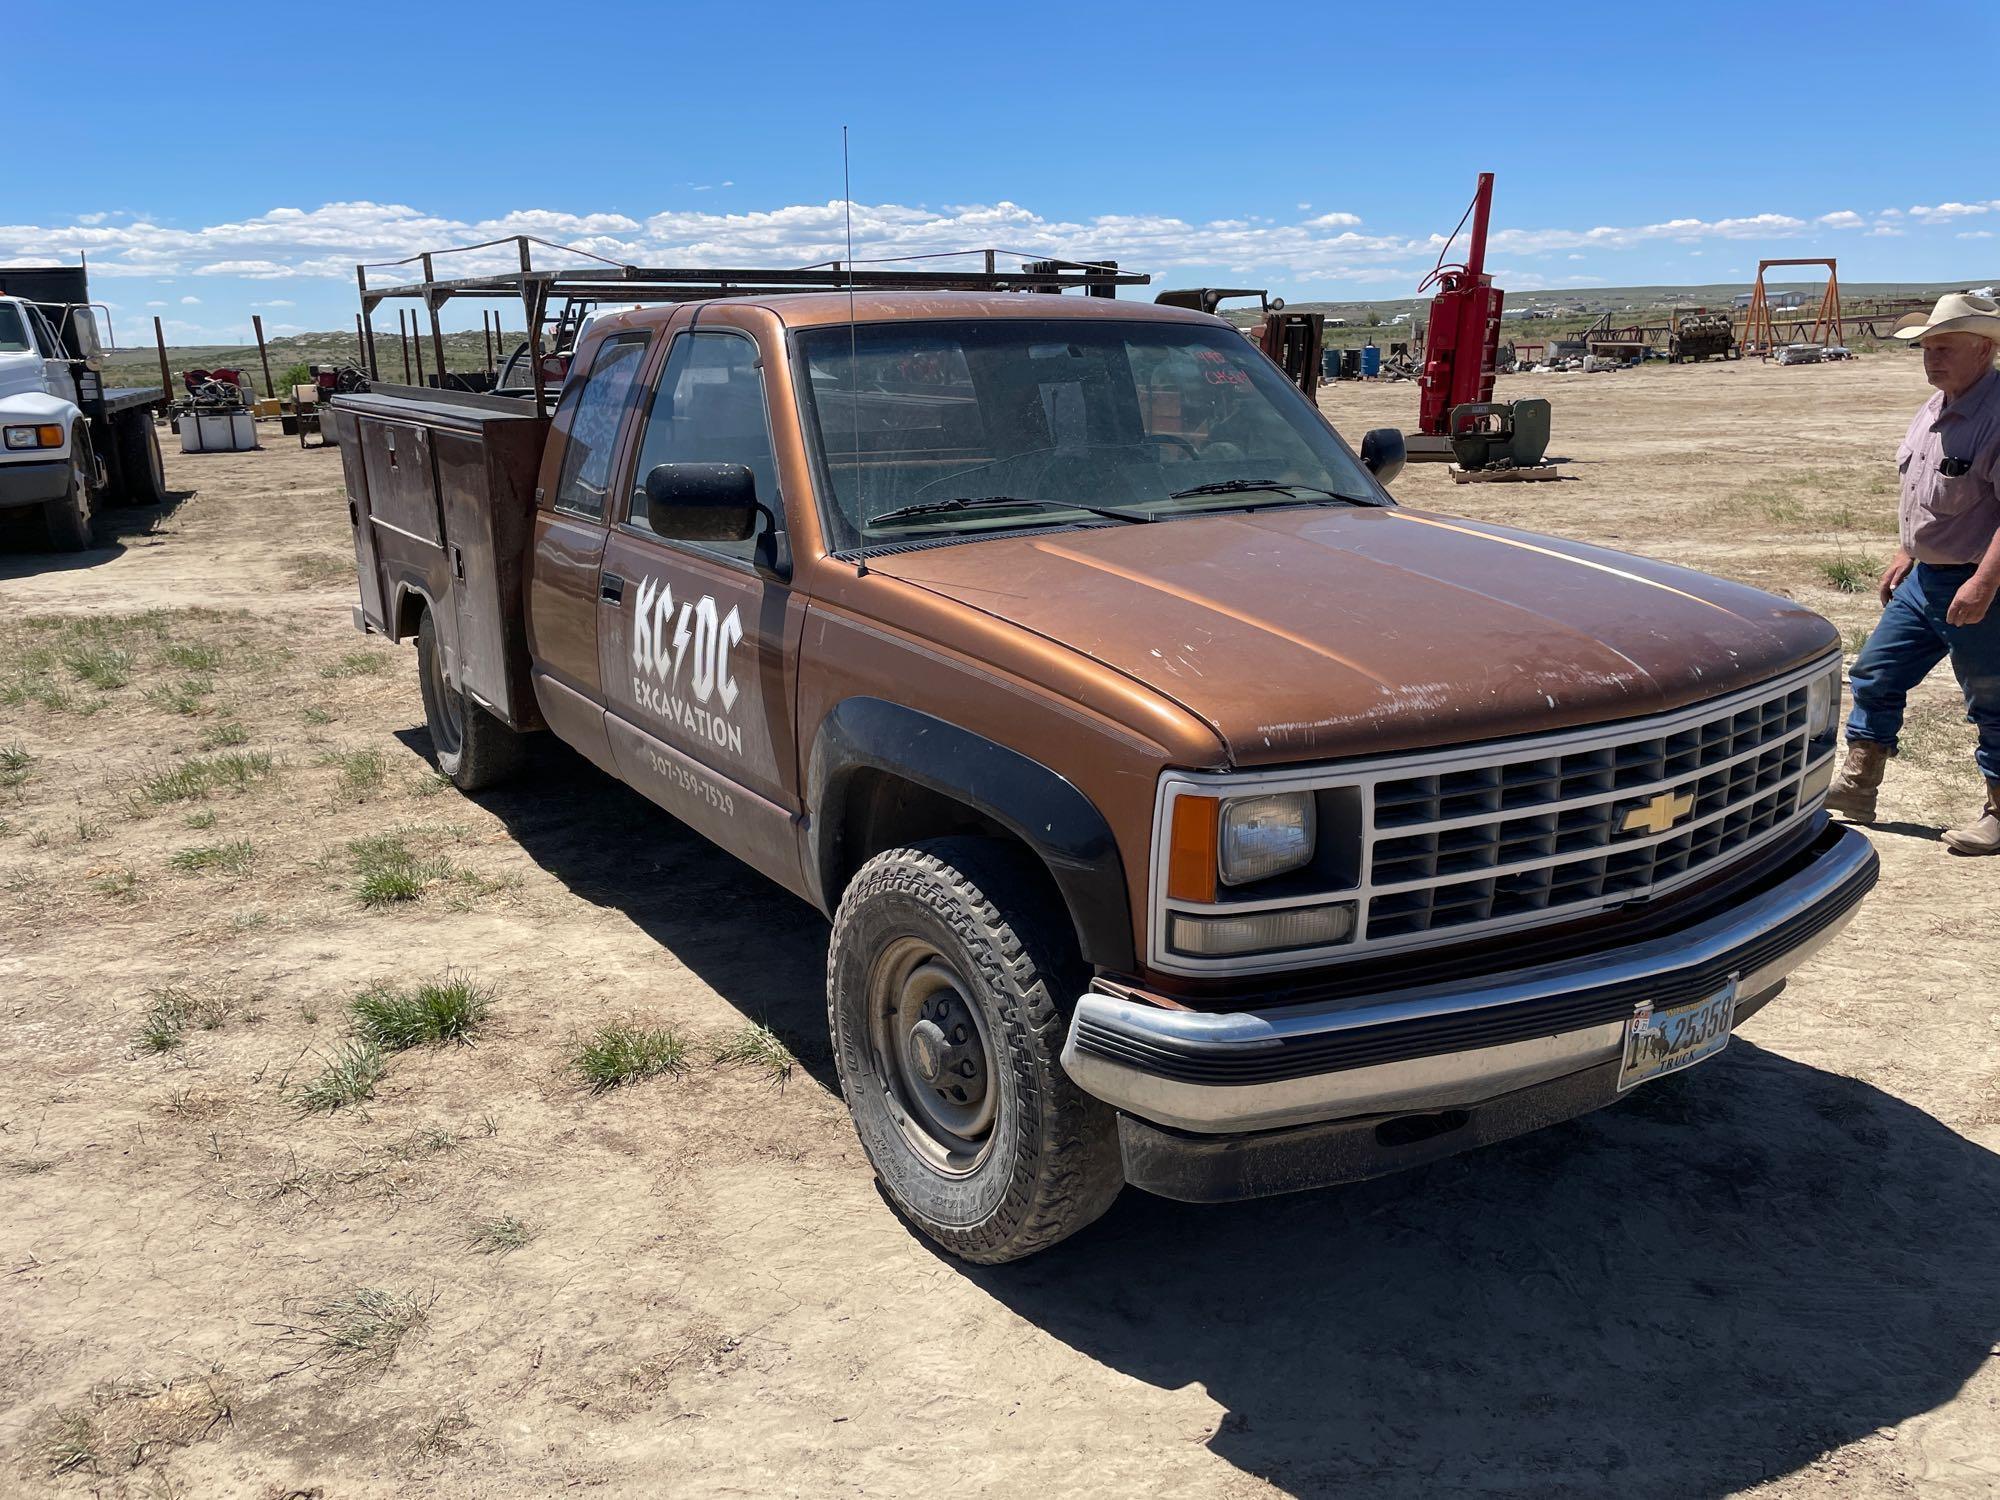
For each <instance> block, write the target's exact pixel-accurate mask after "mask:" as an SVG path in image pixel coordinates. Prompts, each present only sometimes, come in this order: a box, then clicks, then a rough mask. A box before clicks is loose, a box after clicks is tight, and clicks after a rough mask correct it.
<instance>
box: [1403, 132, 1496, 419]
mask: <svg viewBox="0 0 2000 1500" xmlns="http://www.w3.org/2000/svg"><path fill="white" fill-rule="evenodd" d="M1492 210H1493V174H1492V173H1491V172H1481V173H1480V174H1479V189H1478V191H1477V192H1475V193H1474V194H1473V195H1472V206H1471V207H1470V208H1468V209H1467V210H1466V211H1465V212H1466V217H1467V218H1470V219H1471V220H1472V243H1471V245H1470V246H1469V247H1468V248H1467V250H1466V256H1465V263H1464V264H1463V265H1451V266H1448V265H1446V264H1445V263H1444V257H1445V255H1446V254H1448V253H1450V250H1451V246H1452V244H1453V243H1454V242H1456V240H1457V239H1458V230H1457V229H1454V230H1453V231H1452V232H1451V239H1450V240H1447V241H1446V242H1445V248H1444V250H1442V251H1440V252H1439V254H1438V263H1437V265H1436V266H1435V267H1434V268H1433V269H1432V271H1431V273H1430V275H1428V276H1426V277H1425V278H1424V279H1423V281H1422V282H1421V283H1420V284H1419V285H1418V287H1417V291H1418V292H1420V293H1422V292H1427V291H1429V290H1430V289H1431V288H1432V287H1436V288H1437V289H1438V291H1437V295H1436V296H1435V297H1433V298H1431V318H1430V327H1429V330H1428V331H1427V332H1426V334H1425V336H1424V373H1423V375H1422V377H1421V379H1420V380H1419V382H1418V383H1419V385H1420V386H1421V388H1422V392H1423V394H1422V396H1421V397H1420V399H1419V403H1418V407H1417V431H1419V432H1425V433H1429V434H1431V435H1433V436H1435V437H1449V436H1450V435H1451V412H1452V408H1453V407H1455V406H1463V405H1465V404H1466V403H1467V402H1471V401H1478V402H1486V401H1491V400H1492V399H1493V362H1494V359H1495V358H1496V356H1497V355H1498V354H1499V352H1500V307H1501V304H1502V303H1503V302H1505V301H1506V299H1507V294H1506V293H1505V292H1503V291H1501V290H1500V289H1499V288H1498V287H1496V286H1494V285H1493V278H1492V277H1490V276H1488V275H1487V274H1486V221H1487V219H1488V217H1489V216H1490V215H1491V213H1492ZM1458 223H1459V228H1460V229H1463V228H1464V227H1465V219H1460V220H1459V221H1458Z"/></svg>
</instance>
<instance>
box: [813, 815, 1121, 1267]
mask: <svg viewBox="0 0 2000 1500" xmlns="http://www.w3.org/2000/svg"><path fill="white" fill-rule="evenodd" d="M1038 874H1039V872H1038V871H1037V869H1036V868H1035V866H1034V865H1033V863H1032V861H1031V857H1030V856H1028V855H1027V854H1026V853H1025V851H1021V850H1018V849H1015V848H1013V847H1011V846H1009V845H1007V844H1004V843H1001V842H999V841H997V840H993V839H981V838H947V839H934V840H930V841H927V842H924V843H921V844H917V845H914V846H912V847H909V848H903V849H891V850H888V851H886V852H884V853H882V854H878V855H876V856H875V857H874V858H873V859H871V860H869V861H868V862H867V863H866V864H865V865H863V866H862V867H861V869H860V870H859V871H858V872H856V874H855V876H854V879H853V880H852V881H851V882H849V884H848V887H847V889H846V891H845V893H844V894H843V895H842V897H841V901H840V908H839V910H838V911H837V912H836V913H835V916H834V924H833V940H832V943H831V945H830V947H829V949H828V953H827V1018H828V1022H829V1024H830V1026H831V1028H832V1032H833V1042H834V1058H835V1062H836V1064H837V1066H838V1068H839V1071H840V1086H841V1093H842V1094H843V1096H844V1097H845V1098H846V1100H847V1106H848V1111H849V1113H850V1114H851V1115H852V1116H853V1118H854V1128H855V1131H856V1133H857V1134H858V1135H859V1136H860V1138H861V1144H862V1147H863V1149H865V1150H866V1151H867V1153H868V1159H869V1161H870V1162H871V1163H872V1164H873V1166H874V1168H875V1172H876V1176H877V1177H878V1179H879V1180H880V1182H881V1184H882V1188H883V1191H884V1193H886V1194H887V1196H888V1197H889V1199H890V1201H891V1202H892V1203H894V1204H895V1206H896V1207H897V1209H898V1210H900V1211H901V1212H902V1213H903V1215H904V1216H905V1217H906V1218H908V1219H909V1220H910V1221H911V1222H912V1223H913V1224H915V1225H916V1226H917V1227H918V1228H919V1229H920V1230H922V1231H923V1233H924V1234H926V1235H928V1236H929V1237H930V1238H931V1239H932V1240H934V1241H936V1242H937V1243H938V1244H939V1245H941V1246H943V1247H944V1248H945V1249H946V1250H948V1251H950V1252H951V1253H952V1254H954V1255H958V1256H962V1257H963V1258H965V1259H967V1260H972V1261H981V1262H987V1263H992V1262H999V1261H1010V1260H1018V1259H1020V1258H1021V1257H1022V1256H1024V1255H1032V1254H1034V1253H1035V1252H1036V1251H1038V1250H1043V1249H1046V1248H1047V1247H1048V1246H1050V1245H1053V1244H1055V1243H1056V1242H1057V1241H1059V1240H1062V1239H1065V1238H1067V1237H1068V1236H1069V1235H1072V1234H1074V1233H1076V1231H1078V1230H1079V1229H1082V1228H1083V1227H1084V1226H1085V1225H1087V1224H1089V1223H1091V1222H1092V1221H1093V1220H1095V1219H1096V1218H1097V1217H1098V1216H1099V1215H1100V1214H1102V1213H1103V1212H1104V1211H1105V1209H1107V1208H1109V1207H1110V1206H1111V1202H1112V1200H1113V1199H1114V1198H1115V1197H1117V1195H1118V1192H1119V1189H1120V1188H1121V1187H1123V1186H1124V1173H1123V1170H1122V1167H1121V1164H1120V1160H1119V1154H1118V1134H1117V1123H1116V1119H1115V1117H1114V1116H1113V1114H1112V1111H1111V1110H1110V1109H1109V1108H1108V1107H1107V1106H1106V1105H1104V1104H1102V1103H1101V1102H1099V1101H1098V1100H1096V1099H1094V1098H1092V1097H1091V1096H1090V1095H1088V1094H1086V1093H1084V1092H1083V1091H1082V1090H1081V1089H1079V1088H1077V1087H1076V1085H1075V1084H1073V1083H1071V1082H1070V1080H1069V1077H1068V1075H1067V1074H1065V1073H1064V1072H1063V1071H1062V1066H1061V1063H1060V1061H1059V1057H1060V1053H1061V1050H1062V1040H1063V1031H1064V1026H1065V1023H1066V1019H1067V1018H1066V1015H1065V1007H1066V1005H1067V1003H1068V1002H1069V1001H1070V1000H1071V999H1072V998H1073V997H1074V996H1075V995H1077V994H1078V993H1080V991H1081V989H1082V987H1083V984H1084V982H1085V979H1086V977H1087V976H1086V971H1085V970H1084V967H1083V965H1082V963H1081V962H1080V960H1079V959H1078V958H1077V956H1076V948H1075V939H1074V936H1073V931H1072V928H1071V926H1070V921H1069V916H1068V914H1067V913H1066V912H1065V911H1064V910H1063V909H1062V907H1061V904H1060V903H1059V902H1058V901H1057V900H1055V899H1054V898H1053V895H1052V893H1051V892H1050V890H1049V889H1048V887H1047V884H1046V881H1044V880H1042V879H1040V878H1038Z"/></svg>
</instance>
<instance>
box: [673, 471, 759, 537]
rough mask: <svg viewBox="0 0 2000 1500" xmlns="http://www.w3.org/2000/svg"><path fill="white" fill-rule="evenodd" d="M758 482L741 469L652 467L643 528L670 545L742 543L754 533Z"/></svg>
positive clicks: (748, 472)
mask: <svg viewBox="0 0 2000 1500" xmlns="http://www.w3.org/2000/svg"><path fill="white" fill-rule="evenodd" d="M758 509H759V506H758V504H757V481H756V479H755V477H754V476H752V474H751V473H750V471H749V470H748V469H746V468H744V467H743V465H741V464H656V465H654V466H653V468H652V469H651V470H649V471H648V472H647V474H646V525H647V526H648V527H649V528H650V529H651V530H652V532H653V534H654V535H655V536H663V537H665V538H667V540H669V541H674V542H740V541H742V540H743V539H744V538H745V537H748V536H752V535H754V534H755V533H756V530H757V511H758Z"/></svg>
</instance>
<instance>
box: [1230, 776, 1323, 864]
mask: <svg viewBox="0 0 2000 1500" xmlns="http://www.w3.org/2000/svg"><path fill="white" fill-rule="evenodd" d="M1313 836H1314V827H1313V799H1312V793H1310V792H1279V793H1273V794H1270V795H1266V796H1262V797H1237V798H1235V799H1234V800H1232V801H1229V802H1225V803H1224V804H1223V805H1222V838H1221V849H1220V851H1219V852H1220V860H1219V864H1218V870H1219V873H1220V874H1221V876H1222V883H1223V884H1224V885H1249V884H1251V883H1252V882H1253V881H1258V880H1269V879H1270V878H1271V877H1272V876H1273V875H1282V874H1284V873H1285V872H1286V871H1287V870H1296V869H1299V868H1301V867H1303V866H1304V865H1307V864H1309V863H1311V861H1312V857H1313Z"/></svg>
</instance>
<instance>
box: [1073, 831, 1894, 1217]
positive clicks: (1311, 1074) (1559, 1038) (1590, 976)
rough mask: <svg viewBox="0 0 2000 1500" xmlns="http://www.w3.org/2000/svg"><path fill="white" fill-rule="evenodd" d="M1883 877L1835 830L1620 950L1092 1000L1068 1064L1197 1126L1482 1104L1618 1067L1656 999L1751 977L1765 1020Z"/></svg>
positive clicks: (1604, 1098)
mask: <svg viewBox="0 0 2000 1500" xmlns="http://www.w3.org/2000/svg"><path fill="white" fill-rule="evenodd" d="M1877 872H1878V862H1877V860H1876V856H1875V851H1874V848H1873V847H1872V846H1871V845H1870V844H1869V842H1868V840H1867V839H1866V838H1864V837H1863V836H1862V835H1861V834H1859V833H1858V832H1856V831H1855V830H1853V829H1851V828H1844V827H1839V826H1836V825H1832V824H1829V825H1827V827H1826V828H1825V829H1824V830H1823V831H1822V832H1821V833H1820V834H1819V835H1818V836H1817V837H1816V838H1815V839H1814V841H1813V842H1812V844H1811V845H1809V846H1808V848H1807V849H1806V850H1805V851H1804V852H1803V853H1802V854H1801V855H1800V856H1798V858H1797V859H1796V860H1795V861H1794V862H1792V863H1791V864H1790V865H1789V866H1788V867H1787V868H1786V870H1785V871H1784V872H1783V873H1782V875H1781V876H1780V877H1779V878H1778V879H1776V880H1775V881H1774V882H1773V883H1771V884H1769V885H1767V886H1765V887H1763V888H1762V889H1761V890H1758V891H1757V892H1756V893H1755V894H1752V895H1749V896H1747V897H1746V898H1745V899H1743V900H1742V901H1740V902H1739V903H1737V904H1735V905H1733V906H1732V907H1730V908H1729V909H1727V910H1725V911H1723V912H1721V913H1719V914H1716V915H1713V916H1709V917H1707V918H1706V919H1704V920H1701V921H1698V922H1696V923H1694V924H1693V925H1691V926H1688V927H1685V928H1681V929H1679V930H1677V931H1673V932H1670V933H1667V934H1666V935H1663V936H1658V937H1654V938H1650V939H1648V940H1646V941H1643V942H1638V943H1634V944H1632V945H1630V946H1628V947H1625V948H1620V949H1614V950H1611V951H1609V952H1598V953H1593V954H1589V955H1585V956H1582V957H1578V958H1571V959H1563V960H1559V961H1555V962H1549V963H1544V964H1540V965H1537V966H1535V967H1532V968H1523V969H1516V970H1513V971H1510V972H1506V973H1501V974H1496V975H1491V976H1487V977H1484V978H1481V979H1478V980H1475V981H1470V982H1465V983H1459V984H1450V983H1445V984H1430V985H1425V986H1421V987H1416V988H1411V989H1405V990H1397V991H1392V992H1388V993H1382V994H1374V995H1367V996H1361V997H1353V996H1349V997H1343V998H1341V999H1338V1000H1333V1001H1327V1002H1323V1003H1314V1004H1310V1005H1300V1006H1291V1007H1274V1008H1270V1009H1264V1010H1258V1011H1249V1012H1235V1013H1225V1014H1214V1013H1209V1012H1198V1011H1188V1010H1173V1009H1168V1008H1165V1007H1164V1006H1154V1005H1147V1004H1144V1003H1142V1002H1139V1001H1135V1000H1131V999H1126V998H1122V997H1117V996H1112V995H1105V994H1097V993H1091V994H1086V995H1085V996H1083V998H1082V999H1081V1000H1079V1001H1078V1002H1077V1006H1076V1012H1075V1015H1074V1016H1073V1017H1072V1019H1071V1022H1070V1029H1069V1036H1068V1039H1067V1041H1066V1042H1065V1044H1064V1047H1063V1056H1062V1061H1063V1067H1064V1068H1065V1069H1066V1070H1067V1072H1068V1073H1069V1076H1070V1077H1071V1078H1072V1079H1074V1080H1075V1082H1076V1083H1077V1085H1078V1086H1079V1087H1081V1088H1082V1089H1084V1090H1085V1091H1086V1092H1088V1093H1091V1094H1094V1095H1095V1096H1096V1097H1098V1098H1099V1099H1102V1100H1104V1101H1105V1102H1106V1103H1108V1104H1111V1105H1113V1106H1114V1107H1116V1108H1117V1109H1118V1110H1120V1111H1121V1112H1123V1113H1124V1114H1125V1115H1127V1116H1129V1117H1133V1119H1134V1120H1136V1121H1138V1122H1145V1123H1148V1124H1150V1125H1152V1126H1158V1127H1165V1129H1166V1130H1167V1131H1169V1132H1175V1133H1180V1134H1185V1135H1188V1136H1194V1137H1199V1136H1227V1135H1238V1134H1242V1133H1245V1132H1258V1131H1277V1130H1284V1129H1287V1128H1292V1127H1298V1126H1303V1125H1309V1124H1318V1123H1321V1122H1328V1121H1353V1120H1360V1119H1364V1118H1369V1119H1375V1120H1377V1121H1381V1120H1383V1119H1388V1118H1394V1117H1397V1116H1403V1115H1413V1114H1421V1113H1426V1112H1438V1111H1451V1110H1467V1109H1470V1108H1471V1107H1473V1106H1477V1105H1482V1104H1485V1103H1488V1102H1489V1101H1497V1100H1500V1099H1502V1098H1505V1097H1508V1096H1523V1095H1524V1093H1525V1091H1530V1090H1538V1089H1540V1088H1542V1087H1543V1086H1544V1085H1549V1084H1552V1083H1554V1082H1555V1081H1556V1080H1561V1079H1570V1078H1574V1077H1576V1076H1577V1075H1582V1074H1594V1073H1596V1072H1598V1071H1600V1070H1603V1069H1604V1068H1605V1065H1606V1064H1608V1063H1613V1064H1615V1063H1616V1061H1617V1060H1618V1059H1619V1057H1620V1056H1621V1055H1622V1048H1623V1040H1624V1032H1625V1023H1626V1021H1627V1020H1628V1019H1629V1018H1630V1017H1631V1016H1632V1014H1633V1012H1634V1010H1635V1009H1636V1008H1637V1007H1638V1006H1639V1004H1640V1003H1642V1002H1648V1001H1650V1002H1651V1003H1652V1005H1653V1006H1654V1007H1655V1008H1656V1009H1658V1010H1665V1009H1667V1008H1669V1007H1671V1006H1674V1005H1680V1004H1685V1003H1687V1002H1689V1001H1693V1000H1699V999H1702V998H1704V997H1706V996H1708V995H1712V994H1714V993H1715V992H1716V991H1718V990H1720V989H1721V988H1722V987H1723V986H1724V985H1726V984H1728V983H1730V982H1731V981H1732V980H1733V981H1734V982H1735V983H1736V986H1737V993H1738V995H1740V996H1741V997H1742V998H1741V1000H1740V1001H1739V1003H1738V1006H1737V1016H1738V1018H1739V1019H1740V1018H1742V1017H1744V1016H1747V1015H1748V1014H1749V1013H1750V1012H1751V1011H1754V1010H1755V1009H1756V1008H1757V1007H1758V1006H1760V1005H1762V1004H1763V1003H1764V1002H1765V1001H1767V1000H1768V999H1770V998H1771V996H1772V995H1773V994H1775V993H1776V991H1777V990H1778V988H1779V987H1780V986H1781V985H1782V984H1783V982H1784V979H1785V976H1786V975H1787V974H1789V973H1790V972H1791V971H1792V970H1793V969H1794V968H1796V967H1797V966H1798V965H1799V964H1801V963H1803V962H1804V961H1805V959H1806V958H1808V957H1809V956H1810V955H1811V954H1812V953H1813V952H1815V951H1816V950H1817V949H1818V948H1819V947H1820V946H1821V945H1823V944H1824V943H1826V942H1827V941H1828V940H1829V939H1830V938H1831V937H1832V936H1833V935H1834V933H1836V932H1837V931H1839V929H1840V928H1841V927H1842V926H1843V925H1844V924H1845V923H1846V922H1847V920H1848V919H1849V918H1850V917H1851V916H1852V915H1853V913H1854V909H1855V907H1856V906H1857V905H1858V904H1859V903H1860V901H1861V898H1862V897H1863V896H1865V895H1866V894H1867V893H1868V891H1869V890H1870V889H1871V888H1872V887H1873V886H1874V884H1875V879H1876V875H1877ZM1615 1073H1616V1068H1615V1067H1613V1068H1611V1069H1610V1070H1609V1071H1608V1072H1606V1073H1605V1074H1604V1081H1603V1083H1602V1085H1601V1088H1600V1087H1595V1086H1593V1087H1589V1088H1585V1089H1583V1090H1582V1092H1581V1093H1580V1094H1578V1093H1577V1091H1576V1090H1574V1089H1572V1090H1567V1091H1561V1092H1563V1094H1564V1097H1565V1099H1569V1098H1570V1095H1573V1094H1575V1095H1577V1098H1579V1099H1582V1100H1584V1101H1587V1102H1583V1103H1582V1104H1581V1106H1580V1107H1578V1108H1571V1109H1569V1110H1568V1113H1569V1114H1578V1113H1582V1112H1583V1110H1584V1109H1588V1108H1595V1107H1596V1106H1597V1105H1599V1104H1608V1103H1610V1102H1611V1099H1612V1098H1613V1097H1615V1078H1614V1077H1613V1075H1615ZM1570 1102H1576V1101H1575V1100H1571V1101H1570ZM1564 1117H1566V1116H1563V1115H1558V1116H1556V1118H1564ZM1131 1123H1132V1121H1131V1120H1128V1122H1127V1124H1128V1125H1130V1124H1131ZM1537 1123H1547V1121H1545V1120H1543V1121H1538V1122H1537ZM1522 1128H1532V1127H1531V1126H1523V1127H1522ZM1508 1133H1515V1132H1508ZM1127 1134H1128V1138H1129V1137H1131V1136H1132V1135H1133V1132H1132V1131H1131V1130H1128V1131H1127ZM1392 1134H1393V1132H1392ZM1163 1139H1164V1138H1163ZM1476 1143H1477V1142H1476V1141H1472V1140H1468V1141H1466V1142H1465V1143H1464V1144H1467V1145H1471V1144H1476ZM1433 1154H1442V1153H1433ZM1127 1156H1128V1167H1130V1166H1131V1165H1132V1162H1131V1156H1132V1153H1131V1151H1130V1150H1128V1153H1127ZM1350 1175H1351V1174H1350ZM1360 1175H1372V1174H1369V1173H1362V1174H1360ZM1135 1180H1136V1178H1135ZM1331 1180H1339V1179H1338V1178H1335V1179H1331ZM1141 1185H1144V1184H1143V1183H1142V1184H1141ZM1301 1185H1305V1184H1301Z"/></svg>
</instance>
